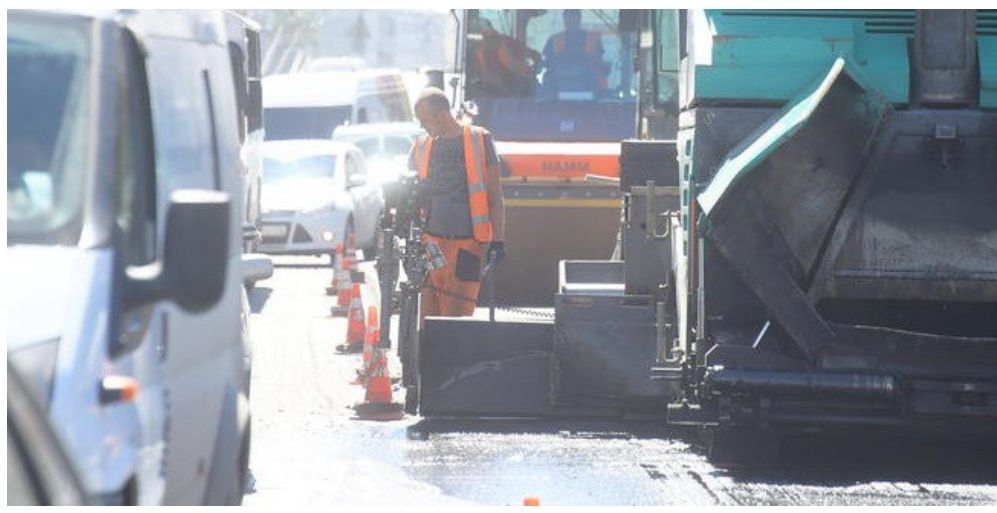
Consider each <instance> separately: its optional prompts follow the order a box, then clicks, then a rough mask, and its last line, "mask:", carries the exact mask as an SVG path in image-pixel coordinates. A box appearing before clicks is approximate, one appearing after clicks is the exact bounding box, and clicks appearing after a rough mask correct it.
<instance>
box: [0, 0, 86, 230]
mask: <svg viewBox="0 0 997 513" xmlns="http://www.w3.org/2000/svg"><path fill="white" fill-rule="evenodd" d="M87 34H88V31H87V30H86V26H85V24H84V23H82V22H69V21H56V20H51V19H36V18H29V17H28V16H26V15H17V14H12V15H11V17H10V18H9V20H8V24H7V108H8V111H7V237H8V238H7V242H8V244H11V243H18V242H25V243H38V244H59V245H69V246H71V245H75V244H77V243H78V242H79V238H80V232H81V229H82V222H81V218H82V214H81V211H82V204H83V197H84V192H83V191H84V187H83V182H84V177H85V175H86V168H87V142H88V139H87V135H88V134H89V133H90V132H89V131H88V130H87V124H88V122H89V116H90V110H89V102H88V99H89V94H90V91H89V87H88V84H89V75H90V73H91V62H90V44H89V40H88V36H87Z"/></svg>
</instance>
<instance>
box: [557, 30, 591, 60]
mask: <svg viewBox="0 0 997 513" xmlns="http://www.w3.org/2000/svg"><path fill="white" fill-rule="evenodd" d="M599 39H600V37H599V34H598V33H596V32H586V33H585V53H586V54H588V55H589V56H593V57H598V56H597V55H595V53H596V52H597V51H598V50H599ZM566 41H567V37H565V33H564V32H561V33H559V34H556V35H554V48H553V50H554V53H564V52H565V50H567V43H566Z"/></svg>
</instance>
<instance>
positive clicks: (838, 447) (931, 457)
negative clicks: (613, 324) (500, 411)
mask: <svg viewBox="0 0 997 513" xmlns="http://www.w3.org/2000/svg"><path fill="white" fill-rule="evenodd" d="M451 433H488V434H548V435H549V434H556V435H560V436H561V437H564V438H566V439H570V438H576V439H577V438H585V439H634V440H641V439H645V440H646V439H666V440H679V441H682V442H684V443H686V444H687V445H688V446H689V450H690V451H691V452H693V453H696V454H699V455H700V456H702V457H703V458H704V459H705V457H706V454H707V446H706V444H705V443H704V438H703V437H702V436H701V434H700V432H699V431H698V430H696V429H694V428H687V427H676V426H666V425H665V423H664V421H663V420H660V419H658V420H640V421H618V420H607V419H596V420H585V419H583V420H578V419H423V420H420V421H418V422H416V423H415V424H413V425H411V426H409V427H408V429H407V435H408V438H409V439H411V440H428V439H429V438H430V437H431V435H433V434H451ZM780 441H781V443H780V444H779V445H778V455H777V457H776V458H774V459H772V460H770V461H767V462H766V464H765V466H751V465H750V464H749V465H745V466H743V467H739V468H719V467H713V471H712V472H711V473H712V474H714V475H717V476H727V477H729V478H731V479H733V480H734V481H735V482H736V483H741V484H744V485H749V486H750V485H754V484H764V485H776V486H780V485H815V486H850V485H854V484H859V483H868V482H878V481H884V482H907V483H924V484H928V483H937V484H945V483H958V484H982V485H993V484H997V472H995V466H994V465H995V464H994V462H995V461H997V443H995V441H994V440H993V439H991V440H955V439H939V438H930V437H915V436H902V435H898V434H896V433H875V434H869V433H849V434H820V435H817V434H808V435H787V436H784V437H783V438H782V439H781V440H780Z"/></svg>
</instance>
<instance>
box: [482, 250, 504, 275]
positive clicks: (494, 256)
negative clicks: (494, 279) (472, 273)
mask: <svg viewBox="0 0 997 513" xmlns="http://www.w3.org/2000/svg"><path fill="white" fill-rule="evenodd" d="M502 260H505V243H504V242H501V241H492V242H490V243H488V251H486V252H485V267H484V268H483V269H482V270H481V275H482V276H484V275H485V274H488V273H489V272H491V270H492V269H494V268H495V266H497V265H498V264H499V262H501V261H502Z"/></svg>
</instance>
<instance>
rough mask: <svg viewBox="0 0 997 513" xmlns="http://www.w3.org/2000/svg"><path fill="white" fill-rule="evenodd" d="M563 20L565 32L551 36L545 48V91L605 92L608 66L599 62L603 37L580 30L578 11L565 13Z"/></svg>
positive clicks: (580, 23) (568, 10)
mask: <svg viewBox="0 0 997 513" xmlns="http://www.w3.org/2000/svg"><path fill="white" fill-rule="evenodd" d="M562 19H563V21H564V31H563V32H558V33H557V34H554V35H553V36H551V37H550V39H548V40H547V44H546V45H545V46H544V51H543V57H544V65H545V67H546V68H547V71H546V73H545V74H544V89H545V91H546V92H547V93H548V94H556V93H558V92H565V91H573V92H574V91H591V92H593V93H598V92H600V91H604V90H605V89H606V88H607V87H608V85H607V84H608V75H609V66H608V65H607V64H606V63H605V62H604V61H603V60H602V54H603V52H604V50H603V47H602V37H601V36H600V35H599V34H598V33H597V32H589V31H587V30H583V29H582V12H581V11H580V10H578V9H565V10H564V12H563V13H562Z"/></svg>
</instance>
